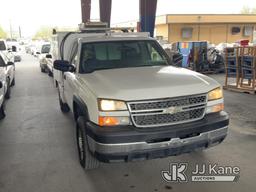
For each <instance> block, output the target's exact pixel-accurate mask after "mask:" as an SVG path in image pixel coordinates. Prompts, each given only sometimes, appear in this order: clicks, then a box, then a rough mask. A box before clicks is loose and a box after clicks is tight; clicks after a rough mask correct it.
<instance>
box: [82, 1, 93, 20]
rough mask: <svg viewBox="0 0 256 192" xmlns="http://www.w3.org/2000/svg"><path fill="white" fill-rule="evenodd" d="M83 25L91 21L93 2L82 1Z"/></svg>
mask: <svg viewBox="0 0 256 192" xmlns="http://www.w3.org/2000/svg"><path fill="white" fill-rule="evenodd" d="M81 11H82V23H86V22H88V21H90V16H91V0H81Z"/></svg>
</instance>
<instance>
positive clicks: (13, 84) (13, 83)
mask: <svg viewBox="0 0 256 192" xmlns="http://www.w3.org/2000/svg"><path fill="white" fill-rule="evenodd" d="M11 86H12V87H13V86H15V78H13V80H12V84H11Z"/></svg>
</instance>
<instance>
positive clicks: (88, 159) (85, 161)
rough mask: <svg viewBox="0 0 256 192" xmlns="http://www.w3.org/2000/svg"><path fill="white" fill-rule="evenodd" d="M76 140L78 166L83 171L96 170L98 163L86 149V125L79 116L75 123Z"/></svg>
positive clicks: (87, 148)
mask: <svg viewBox="0 0 256 192" xmlns="http://www.w3.org/2000/svg"><path fill="white" fill-rule="evenodd" d="M76 140H77V149H78V157H79V162H80V165H81V166H82V167H83V168H84V169H85V170H90V169H96V168H98V167H99V166H100V162H99V160H97V159H96V158H95V157H94V156H93V155H92V153H91V152H90V150H89V147H88V141H87V137H86V123H85V118H84V117H83V116H79V117H78V119H77V122H76Z"/></svg>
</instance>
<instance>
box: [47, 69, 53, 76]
mask: <svg viewBox="0 0 256 192" xmlns="http://www.w3.org/2000/svg"><path fill="white" fill-rule="evenodd" d="M48 75H49V77H53V74H52V72H51V70H50V69H48Z"/></svg>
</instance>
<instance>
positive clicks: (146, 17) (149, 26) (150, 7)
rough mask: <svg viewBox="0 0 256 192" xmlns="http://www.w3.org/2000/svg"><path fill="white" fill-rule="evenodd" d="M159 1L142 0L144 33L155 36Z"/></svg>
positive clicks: (142, 28) (141, 10)
mask: <svg viewBox="0 0 256 192" xmlns="http://www.w3.org/2000/svg"><path fill="white" fill-rule="evenodd" d="M156 7H157V0H140V26H141V31H142V32H149V33H150V36H151V37H153V36H154V30H155V20H156Z"/></svg>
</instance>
